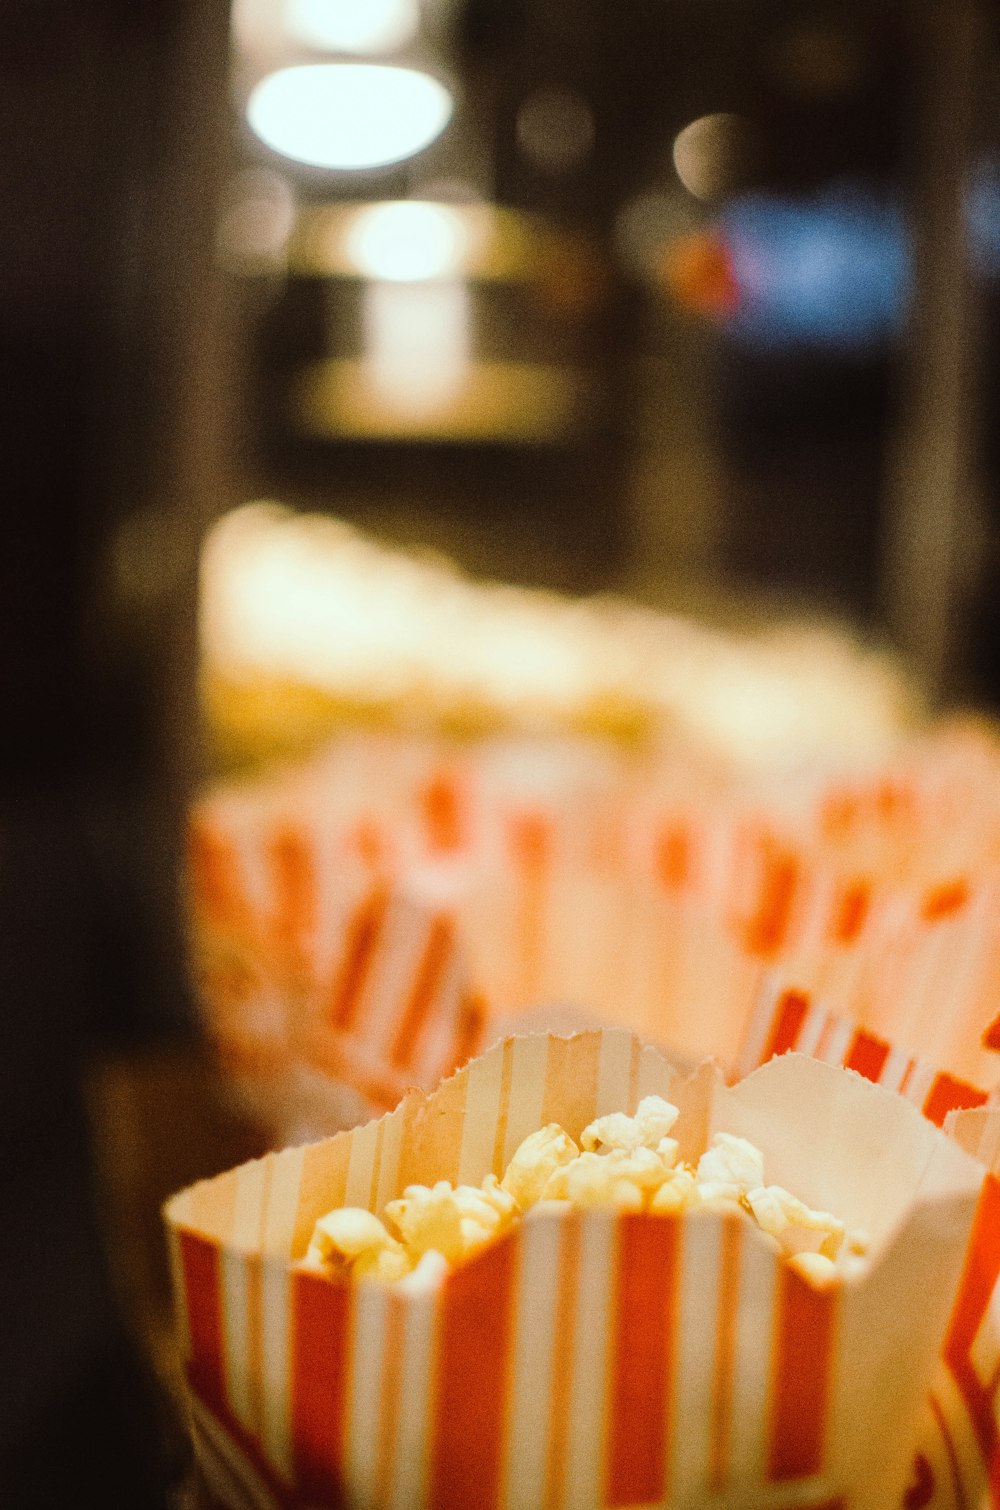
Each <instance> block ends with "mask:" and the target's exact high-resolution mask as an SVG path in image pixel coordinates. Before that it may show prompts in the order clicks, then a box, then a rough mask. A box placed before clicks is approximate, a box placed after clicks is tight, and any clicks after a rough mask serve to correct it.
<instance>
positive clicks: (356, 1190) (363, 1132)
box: [344, 1121, 379, 1207]
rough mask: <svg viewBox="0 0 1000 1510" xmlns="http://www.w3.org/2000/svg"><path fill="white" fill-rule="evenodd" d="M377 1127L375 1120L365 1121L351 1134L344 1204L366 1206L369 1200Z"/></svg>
mask: <svg viewBox="0 0 1000 1510" xmlns="http://www.w3.org/2000/svg"><path fill="white" fill-rule="evenodd" d="M378 1129H379V1123H378V1122H377V1121H375V1122H367V1123H366V1124H365V1126H364V1127H359V1128H356V1129H355V1131H354V1132H353V1133H352V1134H351V1156H350V1160H349V1162H348V1165H347V1188H346V1190H345V1191H344V1205H345V1206H365V1207H367V1205H368V1203H369V1201H370V1200H371V1195H372V1176H373V1175H374V1173H375V1145H376V1143H377V1142H378Z"/></svg>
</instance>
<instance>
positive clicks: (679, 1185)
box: [649, 1168, 698, 1216]
mask: <svg viewBox="0 0 1000 1510" xmlns="http://www.w3.org/2000/svg"><path fill="white" fill-rule="evenodd" d="M697 1188H698V1186H697V1182H696V1181H695V1177H694V1175H693V1174H692V1173H691V1171H690V1169H684V1168H680V1169H674V1170H671V1172H670V1175H669V1176H668V1178H667V1179H666V1180H664V1182H663V1184H662V1185H661V1186H660V1188H659V1189H658V1190H655V1191H654V1192H653V1196H652V1199H651V1200H650V1203H649V1209H650V1211H656V1212H659V1213H660V1214H661V1215H662V1214H665V1213H669V1214H670V1215H671V1216H676V1215H677V1214H678V1212H681V1211H685V1210H686V1209H687V1207H688V1206H690V1205H691V1203H692V1201H693V1199H694V1196H695V1192H696V1191H697Z"/></svg>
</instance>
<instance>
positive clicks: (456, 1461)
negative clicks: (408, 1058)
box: [167, 1029, 1000, 1510]
mask: <svg viewBox="0 0 1000 1510" xmlns="http://www.w3.org/2000/svg"><path fill="white" fill-rule="evenodd" d="M648 1095H659V1096H662V1097H664V1098H665V1099H667V1100H668V1101H670V1102H672V1103H673V1104H674V1105H675V1106H677V1107H678V1108H679V1111H680V1116H679V1118H678V1120H677V1124H676V1127H675V1128H674V1133H675V1135H676V1137H677V1139H678V1141H679V1143H680V1152H681V1156H682V1157H684V1158H686V1159H697V1157H698V1155H699V1154H700V1153H701V1152H702V1151H703V1150H704V1149H705V1148H706V1147H707V1145H708V1143H709V1141H710V1139H711V1137H712V1135H713V1134H714V1133H715V1132H716V1131H718V1130H720V1129H721V1130H725V1131H726V1132H729V1133H732V1134H736V1135H738V1136H742V1137H745V1138H747V1139H749V1140H750V1141H751V1142H752V1143H753V1144H754V1145H756V1147H758V1148H759V1149H760V1150H761V1151H762V1153H763V1155H764V1160H765V1164H766V1167H767V1169H768V1173H769V1176H770V1178H772V1179H775V1180H777V1181H779V1182H780V1183H781V1184H782V1185H784V1186H786V1187H787V1188H789V1189H791V1190H795V1191H796V1192H798V1193H799V1194H800V1195H801V1197H802V1198H803V1199H804V1200H805V1201H807V1202H808V1203H810V1204H811V1205H813V1206H816V1207H823V1208H826V1209H828V1210H830V1211H833V1212H836V1213H838V1214H839V1215H840V1216H841V1217H842V1219H843V1220H844V1221H845V1223H847V1224H848V1225H850V1226H851V1227H852V1228H857V1229H864V1230H865V1231H866V1232H867V1233H868V1234H869V1236H870V1239H871V1250H870V1263H869V1264H868V1266H867V1267H866V1268H865V1269H864V1271H863V1272H860V1273H855V1274H853V1275H851V1276H850V1277H848V1278H845V1279H844V1280H843V1281H841V1282H839V1283H837V1284H835V1285H831V1286H820V1285H814V1284H812V1283H811V1282H810V1281H808V1280H807V1279H806V1278H804V1277H802V1276H801V1275H800V1274H799V1273H797V1272H796V1271H795V1270H794V1269H793V1268H792V1266H791V1265H789V1264H788V1263H786V1262H785V1260H784V1259H783V1258H781V1257H780V1256H779V1255H777V1254H776V1253H775V1252H774V1251H773V1250H772V1248H771V1247H768V1246H767V1245H766V1244H765V1242H764V1240H763V1239H762V1238H761V1237H760V1235H759V1234H758V1232H757V1230H756V1228H755V1227H754V1226H753V1224H752V1223H751V1222H749V1221H747V1220H745V1219H744V1218H743V1217H742V1216H740V1215H738V1214H733V1213H722V1212H720V1211H707V1210H701V1211H685V1212H682V1213H681V1214H680V1215H676V1216H658V1215H652V1214H650V1213H648V1212H639V1213H633V1212H628V1213H626V1212H624V1211H615V1210H607V1209H605V1210H597V1209H585V1210H580V1209H573V1208H570V1207H558V1206H552V1205H548V1206H547V1207H546V1208H545V1209H536V1210H533V1211H531V1212H529V1213H528V1214H527V1215H526V1216H525V1217H524V1219H523V1220H522V1221H520V1222H519V1223H518V1224H516V1225H515V1226H514V1227H512V1228H510V1229H508V1230H507V1232H506V1233H505V1234H504V1235H503V1236H501V1237H500V1238H498V1239H497V1240H496V1241H494V1242H493V1243H491V1244H490V1245H489V1246H487V1247H486V1248H485V1249H483V1250H482V1251H481V1252H480V1253H479V1254H478V1255H477V1256H476V1257H474V1258H472V1259H471V1260H469V1261H467V1262H466V1263H464V1264H461V1265H459V1266H458V1267H456V1268H454V1269H452V1270H451V1271H450V1272H449V1273H448V1274H447V1275H446V1276H445V1278H444V1279H443V1281H441V1282H440V1283H439V1284H438V1285H436V1286H432V1287H429V1288H428V1287H425V1288H423V1289H420V1290H417V1289H411V1290H408V1289H406V1287H405V1286H404V1287H398V1286H396V1287H394V1286H386V1285H383V1284H379V1283H374V1282H365V1281H355V1282H353V1283H352V1282H350V1281H348V1280H341V1279H337V1278H332V1277H327V1276H326V1275H323V1274H317V1273H315V1272H308V1271H306V1270H304V1269H302V1268H299V1267H297V1266H296V1261H297V1260H299V1259H301V1258H302V1257H303V1255H304V1253H305V1251H306V1246H307V1244H308V1242H309V1237H310V1233H311V1231H312V1228H313V1224H314V1222H315V1220H316V1219H317V1218H318V1217H319V1216H321V1215H322V1214H323V1213H325V1212H326V1211H328V1210H329V1209H330V1208H331V1207H336V1206H340V1205H345V1204H346V1205H355V1206H362V1207H366V1208H368V1209H369V1210H371V1211H374V1212H380V1211H382V1210H383V1209H384V1207H385V1205H386V1203H387V1202H388V1201H389V1200H391V1199H393V1198H394V1197H397V1196H398V1195H400V1194H401V1193H402V1191H403V1190H404V1189H405V1188H406V1187H407V1186H409V1185H411V1184H413V1183H422V1184H427V1185H431V1184H433V1183H434V1182H435V1181H437V1180H440V1179H448V1180H451V1181H453V1182H455V1183H459V1182H462V1183H472V1184H475V1183H478V1182H479V1181H481V1180H482V1179H483V1177H484V1176H485V1175H487V1174H488V1173H489V1172H492V1173H493V1174H495V1175H497V1176H499V1175H501V1174H502V1172H503V1170H504V1167H505V1165H506V1163H507V1161H508V1160H509V1159H510V1157H511V1155H512V1153H513V1152H514V1150H515V1149H516V1148H517V1146H518V1144H519V1143H520V1142H521V1140H522V1139H523V1138H524V1137H525V1136H526V1135H527V1134H529V1133H532V1132H534V1131H535V1130H536V1129H537V1128H539V1127H540V1126H542V1125H543V1124H546V1123H549V1122H556V1123H559V1124H560V1125H561V1126H562V1127H563V1128H565V1129H566V1131H567V1132H568V1133H569V1134H570V1135H571V1136H572V1137H574V1138H578V1137H579V1136H580V1132H581V1129H582V1128H583V1127H584V1126H585V1124H587V1123H588V1122H590V1121H591V1120H592V1119H593V1118H594V1117H596V1116H601V1115H604V1114H606V1113H609V1112H612V1111H625V1112H629V1113H632V1112H635V1110H636V1108H637V1106H638V1104H639V1102H640V1101H641V1100H642V1099H643V1098H644V1097H646V1096H648ZM962 1115H973V1114H971V1113H970V1114H964V1113H963V1114H962ZM997 1190H998V1187H997V1186H996V1184H995V1182H994V1181H993V1180H992V1179H990V1178H989V1177H987V1176H986V1172H985V1170H984V1168H983V1166H982V1165H981V1164H980V1163H978V1162H977V1161H976V1159H975V1158H973V1157H971V1156H970V1155H969V1154H968V1153H967V1152H965V1151H963V1149H962V1148H960V1147H959V1145H958V1143H957V1142H956V1141H955V1140H954V1139H951V1138H949V1137H947V1136H946V1135H945V1134H944V1133H943V1132H941V1131H940V1130H939V1129H938V1128H935V1127H934V1126H933V1125H932V1123H931V1122H930V1121H929V1120H928V1119H927V1118H925V1117H923V1116H921V1114H920V1112H919V1111H918V1110H917V1108H916V1107H914V1106H912V1105H910V1104H909V1103H907V1102H906V1101H905V1100H903V1099H902V1098H900V1097H898V1096H894V1095H892V1094H891V1093H890V1092H888V1091H886V1090H885V1089H884V1088H882V1087H881V1086H878V1085H874V1084H872V1083H870V1082H869V1081H867V1080H865V1079H862V1078H861V1077H859V1076H857V1075H855V1074H851V1073H849V1072H847V1071H845V1070H844V1069H843V1068H839V1067H836V1066H834V1065H829V1064H824V1063H821V1062H819V1061H816V1060H813V1059H810V1058H807V1057H803V1056H800V1055H788V1056H784V1057H781V1058H778V1059H774V1060H772V1061H771V1062H769V1063H768V1064H766V1065H765V1066H764V1067H763V1068H761V1069H758V1070H757V1071H756V1072H755V1073H753V1074H752V1075H750V1076H749V1077H748V1078H746V1079H744V1080H742V1081H740V1082H739V1083H737V1084H735V1085H733V1086H728V1085H727V1084H726V1083H725V1081H724V1079H723V1077H722V1075H721V1073H720V1072H719V1071H718V1069H716V1068H715V1067H714V1066H712V1065H709V1064H705V1065H702V1066H701V1067H700V1068H698V1069H697V1070H696V1071H694V1072H693V1073H691V1074H684V1073H682V1072H680V1071H678V1070H677V1069H676V1068H675V1067H673V1066H671V1064H670V1063H669V1062H668V1061H667V1060H665V1059H664V1058H663V1057H662V1056H661V1055H660V1054H659V1052H658V1051H657V1050H655V1049H653V1048H652V1047H650V1046H648V1045H643V1044H642V1043H641V1042H640V1041H639V1040H638V1039H636V1038H634V1037H633V1036H632V1035H630V1034H627V1033H624V1032H622V1031H620V1030H616V1029H608V1030H602V1031H596V1032H586V1033H581V1034H577V1035H574V1036H572V1037H570V1038H558V1037H555V1036H553V1035H541V1036H522V1037H514V1038H509V1039H506V1040H504V1041H503V1042H501V1043H498V1044H497V1045H495V1046H494V1047H493V1048H492V1049H490V1050H489V1051H487V1052H486V1053H485V1054H484V1055H482V1056H481V1057H479V1058H477V1059H475V1060H473V1061H472V1062H471V1063H470V1064H469V1065H468V1066H467V1067H466V1068H465V1069H463V1070H460V1071H459V1072H458V1073H457V1074H456V1075H454V1076H453V1077H451V1078H450V1079H448V1080H446V1081H445V1082H443V1084H442V1085H441V1086H440V1087H439V1088H438V1089H437V1090H436V1091H434V1092H433V1093H431V1094H430V1095H425V1094H422V1093H418V1092H414V1093H411V1094H410V1095H409V1096H407V1097H406V1098H405V1099H404V1100H403V1102H402V1103H401V1104H400V1105H399V1107H398V1108H397V1109H396V1110H395V1111H394V1112H392V1113H389V1114H387V1115H385V1116H384V1117H382V1118H381V1119H380V1120H379V1121H375V1122H371V1123H369V1124H367V1125H365V1126H363V1127H361V1128H358V1129H355V1130H354V1131H352V1132H344V1133H341V1134H338V1135H337V1136H335V1137H333V1138H331V1139H328V1140H325V1141H323V1142H320V1143H317V1144H312V1145H307V1146H304V1147H298V1148H292V1149H287V1150H285V1151H283V1152H281V1153H275V1154H271V1155H268V1156H267V1157H266V1158H265V1159H264V1160H262V1161H258V1162H255V1163H252V1164H248V1165H244V1166H243V1167H242V1168H240V1169H238V1170H235V1171H232V1172H230V1173H228V1174H225V1175H222V1176H219V1177H218V1178H217V1179H215V1180H212V1181H208V1182H205V1183H203V1184H201V1185H198V1186H195V1187H192V1188H191V1189H190V1190H188V1191H185V1192H183V1193H182V1194H180V1195H179V1196H177V1197H175V1198H174V1199H173V1201H172V1202H171V1203H170V1204H169V1206H168V1208H167V1220H168V1225H169V1231H170V1240H171V1248H172V1255H173V1263H174V1275H175V1285H176V1297H177V1306H178V1314H179V1318H180V1325H181V1331H182V1334H183V1342H184V1351H185V1356H186V1362H187V1378H188V1382H189V1386H190V1395H191V1408H192V1421H193V1429H194V1439H195V1445H196V1453H197V1460H198V1468H199V1474H200V1478H201V1482H202V1488H203V1493H204V1503H205V1504H207V1505H219V1506H226V1507H232V1510H235V1507H247V1506H257V1507H260V1510H265V1507H273V1506H281V1507H291V1506H295V1507H301V1510H305V1507H321V1506H334V1505H343V1506H349V1507H353V1506H358V1507H362V1506H372V1507H375V1506H400V1507H404V1506H405V1507H410V1506H413V1507H419V1506H422V1505H426V1506H428V1507H430V1506H433V1507H435V1510H449V1507H454V1510H461V1507H465V1506H470V1507H471V1506H476V1507H477V1510H478V1507H484V1510H486V1507H494V1506H523V1507H525V1510H528V1507H532V1510H534V1507H540V1506H549V1505H551V1506H563V1507H570V1510H584V1507H586V1510H591V1507H597V1510H600V1507H604V1506H607V1507H611V1506H629V1505H630V1506H637V1505H648V1506H652V1505H661V1506H670V1507H674V1510H683V1507H690V1510H694V1507H699V1510H700V1507H707V1506H719V1507H725V1510H730V1507H731V1510H737V1507H739V1510H749V1507H750V1506H753V1507H754V1510H769V1507H774V1510H792V1507H803V1510H805V1507H809V1510H833V1507H838V1510H885V1507H887V1506H900V1507H902V1506H903V1505H904V1503H905V1504H906V1505H907V1506H908V1507H910V1510H916V1507H919V1506H925V1505H931V1506H933V1507H935V1510H944V1507H945V1506H952V1505H954V1506H955V1507H956V1510H957V1507H959V1506H974V1505H976V1504H977V1502H978V1498H979V1496H980V1495H981V1494H982V1492H984V1491H985V1489H986V1487H987V1484H988V1483H989V1481H990V1480H991V1478H992V1477H994V1476H995V1475H997V1474H998V1473H1000V1456H998V1453H997V1431H996V1425H995V1422H994V1419H993V1416H992V1414H990V1415H989V1420H988V1421H987V1419H986V1417H985V1416H984V1408H985V1407H984V1401H986V1400H987V1398H988V1393H989V1390H990V1389H991V1388H994V1387H995V1377H994V1375H995V1371H996V1367H995V1366H996V1363H997V1361H998V1359H1000V1347H998V1345H997V1337H996V1320H995V1319H994V1317H993V1314H992V1310H991V1302H992V1299H993V1291H994V1286H995V1282H996V1278H997V1275H998V1273H1000V1199H998V1194H997ZM991 1369H992V1370H993V1372H992V1373H991V1372H990V1370H991ZM973 1381H975V1382H973Z"/></svg>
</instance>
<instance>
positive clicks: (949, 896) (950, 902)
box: [920, 879, 969, 923]
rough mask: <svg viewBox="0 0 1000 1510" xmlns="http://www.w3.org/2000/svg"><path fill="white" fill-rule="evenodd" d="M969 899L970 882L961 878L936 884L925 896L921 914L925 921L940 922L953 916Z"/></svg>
mask: <svg viewBox="0 0 1000 1510" xmlns="http://www.w3.org/2000/svg"><path fill="white" fill-rule="evenodd" d="M968 900H969V883H968V881H965V880H962V879H959V880H957V881H948V882H946V883H945V884H944V885H943V886H936V887H934V889H933V890H932V891H929V892H927V894H926V896H925V897H924V901H923V906H922V907H921V909H920V911H921V915H922V916H923V918H924V920H925V922H928V923H940V922H941V920H942V919H943V918H948V917H951V916H952V915H953V914H954V913H956V912H959V911H961V909H962V908H963V907H964V906H965V904H966V902H967V901H968Z"/></svg>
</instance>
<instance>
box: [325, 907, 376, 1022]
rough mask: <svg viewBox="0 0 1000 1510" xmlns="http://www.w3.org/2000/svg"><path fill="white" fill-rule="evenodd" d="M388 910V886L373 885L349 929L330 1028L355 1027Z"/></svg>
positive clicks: (336, 983)
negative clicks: (355, 1020)
mask: <svg viewBox="0 0 1000 1510" xmlns="http://www.w3.org/2000/svg"><path fill="white" fill-rule="evenodd" d="M388 908H389V894H388V891H387V890H386V888H385V886H383V885H378V886H373V887H372V890H371V891H370V892H369V894H368V896H367V897H366V898H365V900H364V901H363V902H362V903H361V905H360V906H359V907H358V909H357V910H356V912H355V914H354V917H353V918H352V919H351V922H350V924H349V926H348V929H347V940H346V944H345V947H344V954H343V959H342V961H341V965H340V969H339V970H338V972H337V977H336V980H335V981H334V984H333V989H332V991H331V992H330V1008H329V1013H328V1021H329V1022H330V1023H331V1025H332V1026H333V1027H337V1028H340V1029H341V1030H342V1031H344V1032H347V1031H348V1030H349V1029H350V1028H352V1027H353V1026H354V1019H355V1017H356V1015H357V1011H358V1007H359V1005H360V1002H361V996H362V992H363V991H364V985H365V981H366V979H367V977H368V972H369V971H370V969H371V965H372V960H373V959H374V957H375V951H376V949H377V948H378V942H379V935H380V934H381V932H382V927H383V924H384V922H385V915H386V912H387V911H388Z"/></svg>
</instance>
